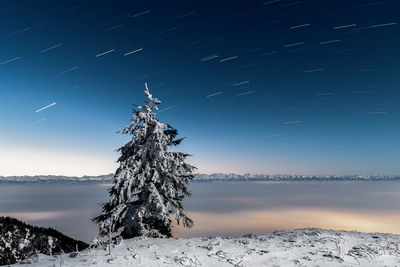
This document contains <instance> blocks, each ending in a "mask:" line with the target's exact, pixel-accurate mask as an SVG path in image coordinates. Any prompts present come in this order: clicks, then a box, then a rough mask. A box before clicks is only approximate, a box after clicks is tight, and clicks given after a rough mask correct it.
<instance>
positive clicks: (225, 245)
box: [28, 229, 400, 267]
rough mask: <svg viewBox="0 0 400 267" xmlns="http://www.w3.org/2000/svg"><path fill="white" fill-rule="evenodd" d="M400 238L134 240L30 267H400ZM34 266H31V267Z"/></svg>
mask: <svg viewBox="0 0 400 267" xmlns="http://www.w3.org/2000/svg"><path fill="white" fill-rule="evenodd" d="M399 243H400V236H398V235H391V234H365V233H359V232H345V231H331V230H320V229H302V230H295V231H279V232H274V233H270V234H267V235H263V236H254V235H246V236H243V237H236V238H219V237H214V238H192V239H151V238H133V239H129V240H123V241H122V242H121V243H120V244H118V245H117V244H114V245H113V246H112V249H111V255H108V250H107V247H106V245H104V246H99V247H98V248H93V249H87V250H84V251H82V252H80V253H71V254H64V255H60V256H45V255H40V256H39V257H37V258H35V259H33V260H32V261H31V262H32V263H31V265H30V266H43V267H47V266H49V267H50V266H59V265H60V266H64V267H69V266H99V267H103V266H104V267H105V266H107V267H112V266H143V267H144V266H205V267H213V266H218V267H223V266H257V267H258V266H328V267H329V266H365V267H368V266H369V267H372V266H374V267H378V266H400V250H399ZM28 266H29V265H28Z"/></svg>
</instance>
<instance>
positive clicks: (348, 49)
mask: <svg viewBox="0 0 400 267" xmlns="http://www.w3.org/2000/svg"><path fill="white" fill-rule="evenodd" d="M399 19H400V1H397V0H382V1H379V0H378V1H377V0H332V1H328V0H303V1H295V0H289V1H284V0H281V1H279V0H275V1H273V0H265V1H41V0H37V1H34V0H31V1H18V0H2V1H1V2H0V22H1V23H0V123H1V126H0V175H23V174H24V175H34V174H64V175H97V174H106V173H110V172H113V171H114V170H115V168H116V167H117V165H116V163H115V161H116V159H117V156H118V154H117V153H116V152H115V149H117V148H118V147H119V146H121V145H123V144H124V143H125V142H126V141H127V140H128V137H127V136H123V135H121V134H118V133H116V132H117V131H118V130H121V129H122V128H124V126H125V125H127V124H128V123H129V120H130V117H131V115H132V113H131V109H132V107H133V104H141V103H143V101H144V93H143V91H144V83H145V82H147V83H148V84H149V88H150V91H151V92H152V93H153V95H154V96H156V97H157V98H159V99H160V100H161V101H162V105H161V106H160V113H159V115H158V117H159V118H160V119H161V120H162V121H164V122H167V123H170V124H171V125H172V126H174V127H175V128H177V129H178V130H179V132H180V135H181V136H185V137H186V139H185V141H184V142H183V144H182V145H181V146H180V148H179V149H180V150H182V151H184V152H187V153H190V154H193V157H191V159H190V162H191V163H192V164H194V165H195V166H197V167H198V172H201V173H211V172H233V173H246V172H249V173H266V174H283V173H285V174H316V175H318V174H337V175H343V174H362V175H368V174H371V175H372V174H389V175H395V174H400V164H399V161H400V155H399V151H400V140H399V136H400V120H399V119H400V90H399V86H400V78H399V77H400V75H399V73H400V21H399ZM49 105H50V106H49ZM47 106H49V107H47ZM44 107H47V108H45V109H42V108H44Z"/></svg>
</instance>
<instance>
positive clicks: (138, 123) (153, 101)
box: [93, 84, 195, 238]
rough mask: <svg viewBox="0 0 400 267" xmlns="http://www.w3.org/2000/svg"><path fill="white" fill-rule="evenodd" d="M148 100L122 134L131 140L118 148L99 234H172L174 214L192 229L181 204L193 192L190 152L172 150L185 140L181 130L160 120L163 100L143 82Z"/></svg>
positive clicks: (156, 235) (139, 108)
mask: <svg viewBox="0 0 400 267" xmlns="http://www.w3.org/2000/svg"><path fill="white" fill-rule="evenodd" d="M145 88H146V90H145V91H144V92H145V95H146V97H147V99H148V101H146V102H145V104H144V105H142V106H137V109H134V110H133V112H134V115H133V116H132V120H131V123H130V125H128V126H127V127H126V128H125V129H123V130H122V131H121V132H122V133H123V134H130V135H132V140H131V141H129V142H128V143H127V144H125V145H124V146H123V147H121V148H119V149H118V151H119V152H120V153H121V155H120V157H119V159H118V163H119V168H118V169H117V170H116V172H115V175H114V184H113V186H112V187H111V188H110V189H109V195H110V201H109V202H108V203H105V204H104V205H103V212H102V214H101V215H99V216H98V217H96V218H94V219H93V221H94V222H96V223H98V224H99V226H100V235H105V234H107V233H108V232H109V231H112V232H118V231H120V230H121V229H122V233H121V236H122V237H123V238H131V237H134V236H149V237H171V223H172V221H171V215H174V217H175V220H176V222H177V223H178V224H179V223H180V222H181V221H182V223H183V226H185V227H189V228H190V227H192V225H193V221H192V220H191V219H190V218H188V217H187V216H186V215H185V213H184V211H183V206H182V200H183V198H184V197H185V196H190V195H191V191H190V190H189V188H188V184H189V182H190V180H191V179H193V177H194V175H193V174H192V172H193V170H194V169H195V167H193V166H191V165H189V164H187V163H186V162H185V160H186V158H187V157H188V156H190V155H188V154H185V153H182V152H172V151H170V150H169V149H168V148H169V147H172V146H177V145H179V144H180V143H181V141H182V140H183V138H180V139H176V137H177V135H178V131H177V130H176V129H174V128H172V127H171V126H170V125H169V124H165V123H163V122H161V121H159V120H158V119H157V117H156V113H155V111H154V110H158V107H157V105H158V104H160V103H161V102H160V101H159V100H158V99H157V98H154V97H153V96H152V95H151V94H150V92H149V89H148V87H147V84H145Z"/></svg>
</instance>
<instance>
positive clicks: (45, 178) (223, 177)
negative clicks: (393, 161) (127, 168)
mask: <svg viewBox="0 0 400 267" xmlns="http://www.w3.org/2000/svg"><path fill="white" fill-rule="evenodd" d="M112 178H113V174H112V173H110V174H107V175H99V176H82V177H70V176H59V175H36V176H5V177H4V176H0V184H4V183H6V184H30V183H111V182H112ZM194 181H198V182H219V181H227V182H229V181H400V175H399V176H396V175H345V176H335V175H325V176H314V175H286V174H284V175H268V174H233V173H229V174H226V173H213V174H196V176H195V179H194Z"/></svg>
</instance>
